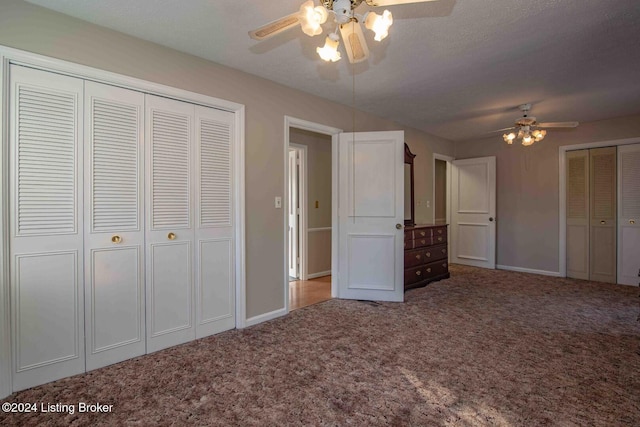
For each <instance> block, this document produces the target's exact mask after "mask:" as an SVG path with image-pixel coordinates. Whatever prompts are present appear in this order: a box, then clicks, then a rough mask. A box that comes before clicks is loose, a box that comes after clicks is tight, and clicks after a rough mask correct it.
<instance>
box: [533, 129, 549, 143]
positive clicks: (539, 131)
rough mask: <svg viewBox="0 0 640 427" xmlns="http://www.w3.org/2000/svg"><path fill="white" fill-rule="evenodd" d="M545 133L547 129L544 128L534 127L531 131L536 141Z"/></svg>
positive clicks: (541, 138) (540, 139) (542, 137)
mask: <svg viewBox="0 0 640 427" xmlns="http://www.w3.org/2000/svg"><path fill="white" fill-rule="evenodd" d="M546 134H547V131H546V130H544V129H536V130H534V131H533V132H532V133H531V135H532V136H533V138H534V139H535V140H536V142H539V141H542V140H543V139H544V137H545V135H546Z"/></svg>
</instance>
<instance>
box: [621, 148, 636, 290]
mask: <svg viewBox="0 0 640 427" xmlns="http://www.w3.org/2000/svg"><path fill="white" fill-rule="evenodd" d="M618 195H619V196H618V200H619V202H618V283H620V284H623V285H632V286H638V284H639V283H640V144H634V145H625V146H620V147H618Z"/></svg>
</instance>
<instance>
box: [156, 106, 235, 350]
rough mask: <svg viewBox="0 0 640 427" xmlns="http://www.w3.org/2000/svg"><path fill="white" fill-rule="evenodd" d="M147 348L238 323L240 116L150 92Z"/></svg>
mask: <svg viewBox="0 0 640 427" xmlns="http://www.w3.org/2000/svg"><path fill="white" fill-rule="evenodd" d="M146 102H147V105H146V108H147V114H146V120H147V124H146V136H147V143H146V149H147V165H148V168H147V192H146V193H147V203H146V205H147V233H146V234H147V236H146V244H147V351H148V352H152V351H156V350H160V349H162V348H166V347H169V346H172V345H176V344H180V343H184V342H187V341H190V340H193V339H195V338H196V337H198V338H199V337H203V336H207V335H211V334H213V333H216V332H220V331H223V330H226V329H230V328H233V327H234V325H235V316H234V310H233V307H234V301H235V294H234V289H235V282H234V274H233V266H234V261H233V252H234V248H233V227H232V217H233V215H232V214H233V213H232V209H231V206H232V198H231V196H232V188H231V185H232V182H231V172H232V161H231V141H232V130H233V126H232V123H233V114H231V113H226V112H223V111H218V110H213V109H210V108H205V107H199V106H194V105H192V104H188V103H185V102H180V101H176V100H172V99H167V98H160V97H156V96H150V95H147V101H146Z"/></svg>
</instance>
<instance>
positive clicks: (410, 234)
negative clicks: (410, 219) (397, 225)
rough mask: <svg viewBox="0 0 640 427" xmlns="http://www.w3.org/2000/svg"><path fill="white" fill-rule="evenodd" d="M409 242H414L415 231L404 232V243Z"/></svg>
mask: <svg viewBox="0 0 640 427" xmlns="http://www.w3.org/2000/svg"><path fill="white" fill-rule="evenodd" d="M409 240H413V230H405V231H404V241H405V242H408V241H409Z"/></svg>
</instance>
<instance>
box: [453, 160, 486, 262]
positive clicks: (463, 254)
mask: <svg viewBox="0 0 640 427" xmlns="http://www.w3.org/2000/svg"><path fill="white" fill-rule="evenodd" d="M451 181H452V182H451V210H452V212H451V222H452V223H451V236H452V239H451V248H452V251H451V254H452V255H451V262H452V263H455V264H464V265H472V266H475V267H483V268H491V269H493V268H495V267H496V158H495V157H480V158H476V159H464V160H454V161H453V162H452V176H451Z"/></svg>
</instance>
